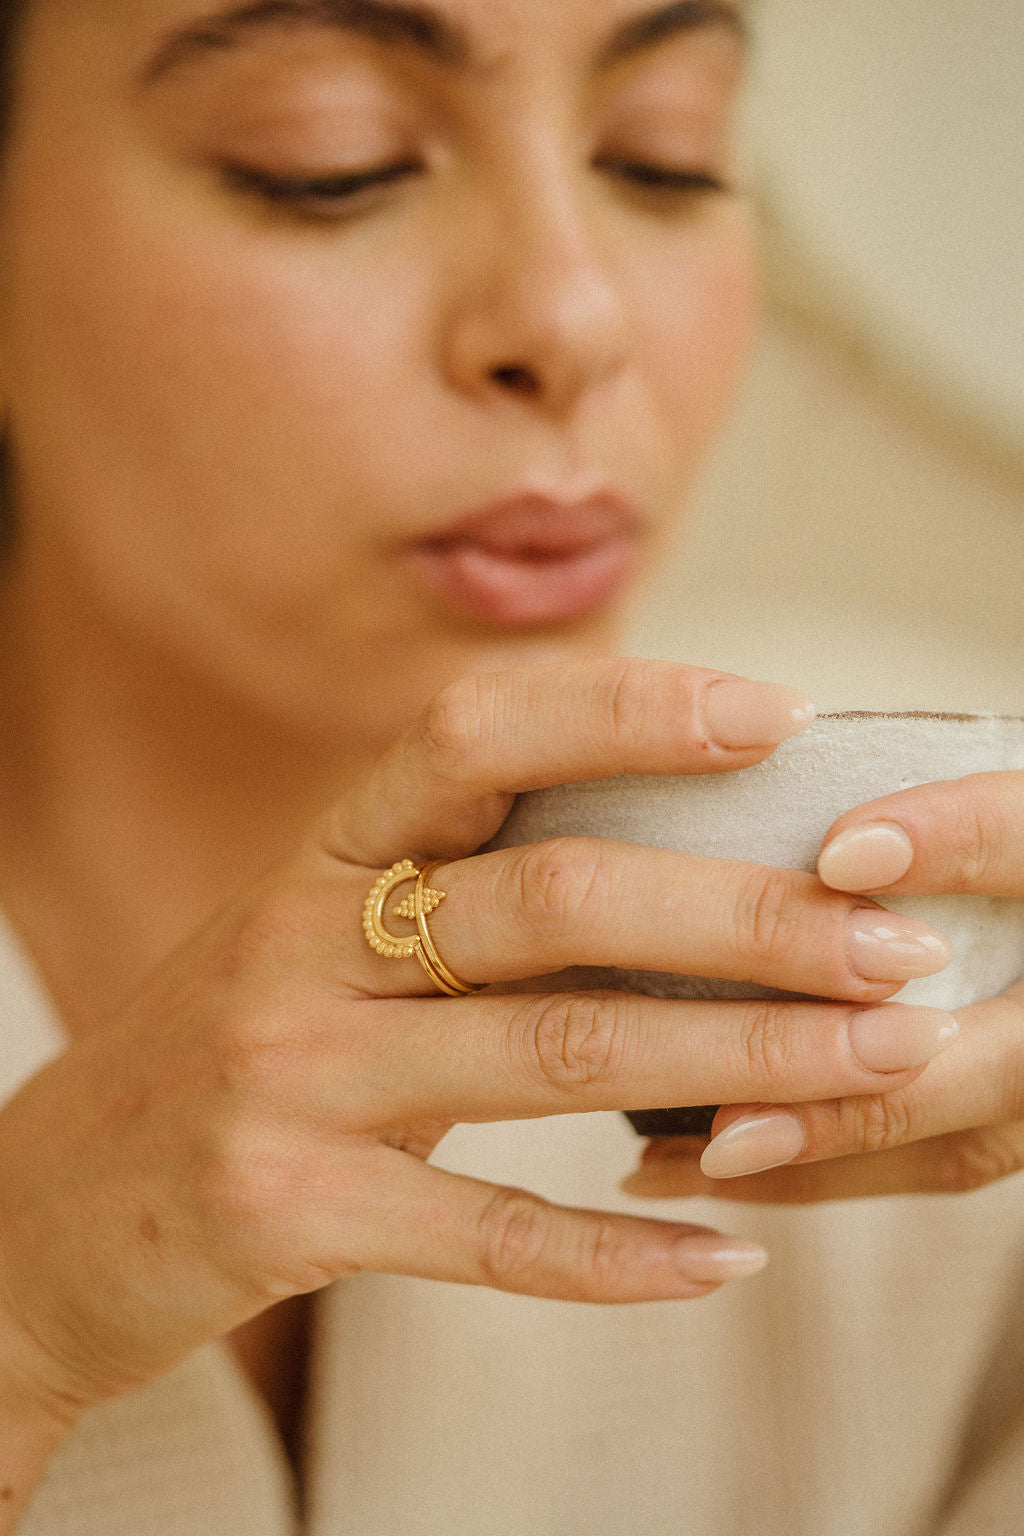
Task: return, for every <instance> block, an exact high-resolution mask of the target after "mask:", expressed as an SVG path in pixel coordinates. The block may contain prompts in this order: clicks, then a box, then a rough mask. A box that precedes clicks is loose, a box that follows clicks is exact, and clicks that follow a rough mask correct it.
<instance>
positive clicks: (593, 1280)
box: [577, 1216, 636, 1301]
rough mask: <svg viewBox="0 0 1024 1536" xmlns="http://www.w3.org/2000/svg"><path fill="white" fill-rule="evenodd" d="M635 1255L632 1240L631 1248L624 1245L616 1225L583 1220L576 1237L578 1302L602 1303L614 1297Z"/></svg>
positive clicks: (602, 1220) (603, 1219) (608, 1221)
mask: <svg viewBox="0 0 1024 1536" xmlns="http://www.w3.org/2000/svg"><path fill="white" fill-rule="evenodd" d="M635 1252H636V1242H635V1239H634V1241H633V1243H632V1244H629V1243H627V1241H626V1238H625V1236H624V1233H623V1230H622V1228H621V1226H620V1225H619V1223H618V1222H617V1221H614V1220H612V1219H611V1218H609V1217H607V1216H594V1217H591V1218H590V1219H589V1220H587V1221H586V1222H585V1224H584V1226H583V1229H582V1232H581V1235H580V1252H579V1262H578V1265H577V1273H578V1276H579V1281H580V1284H581V1299H582V1300H584V1301H602V1300H604V1299H605V1298H606V1297H608V1296H614V1295H616V1294H617V1292H618V1291H619V1289H620V1288H621V1284H622V1279H623V1274H624V1272H625V1270H626V1269H627V1267H628V1266H629V1261H630V1259H631V1258H635Z"/></svg>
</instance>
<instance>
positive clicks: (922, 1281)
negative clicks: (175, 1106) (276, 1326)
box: [0, 932, 1024, 1536]
mask: <svg viewBox="0 0 1024 1536" xmlns="http://www.w3.org/2000/svg"><path fill="white" fill-rule="evenodd" d="M0 999H2V1014H0V1017H2V1025H0V1100H3V1099H4V1098H6V1097H8V1096H9V1095H10V1094H11V1093H13V1092H14V1091H15V1090H16V1088H17V1086H18V1084H19V1083H20V1082H21V1081H24V1079H25V1078H26V1077H27V1076H29V1075H30V1074H31V1073H32V1072H34V1071H36V1070H38V1069H39V1068H41V1067H42V1066H43V1064H44V1063H45V1061H47V1060H48V1059H49V1058H51V1057H52V1056H53V1055H54V1054H55V1053H56V1052H58V1051H59V1050H60V1049H61V1039H62V1036H61V1031H60V1029H59V1026H58V1025H57V1023H56V1021H55V1020H54V1018H53V1014H52V1010H51V1009H50V1008H49V1005H48V1003H47V1001H46V999H45V997H44V996H43V994H42V993H41V991H40V989H39V987H38V985H37V984H36V983H35V981H34V979H33V977H32V974H31V970H30V969H29V967H28V966H27V964H26V962H25V959H24V956H23V955H21V953H20V952H19V951H18V949H17V946H16V945H15V943H14V941H13V939H12V938H11V936H10V935H9V934H8V933H6V932H0ZM639 1146H640V1143H639V1141H638V1140H637V1138H636V1137H635V1136H634V1134H633V1132H632V1130H631V1129H630V1127H629V1126H628V1125H627V1123H626V1122H625V1120H624V1119H622V1117H621V1116H617V1115H584V1116H571V1117H564V1118H559V1119H552V1120H547V1121H542V1122H536V1123H533V1124H523V1125H497V1126H474V1127H459V1128H458V1129H457V1130H456V1131H455V1132H453V1133H452V1135H451V1136H450V1137H448V1138H447V1139H446V1141H445V1142H444V1144H443V1145H442V1147H441V1148H440V1149H439V1152H438V1154H437V1155H436V1157H435V1159H434V1160H435V1161H436V1162H438V1163H443V1164H444V1165H445V1166H447V1167H451V1168H456V1169H459V1170H461V1171H467V1172H472V1173H474V1174H476V1175H477V1176H479V1177H489V1178H495V1179H500V1180H502V1181H503V1182H507V1183H512V1184H520V1185H524V1186H528V1187H531V1188H534V1189H536V1190H538V1191H539V1192H540V1193H542V1194H544V1195H547V1196H548V1197H549V1198H553V1199H558V1200H562V1201H566V1202H571V1203H573V1204H580V1205H591V1206H604V1207H607V1208H619V1209H625V1210H634V1211H635V1210H637V1209H640V1208H641V1207H639V1206H638V1204H637V1203H636V1202H631V1201H629V1200H628V1199H627V1198H626V1197H625V1196H622V1195H619V1194H618V1193H617V1191H616V1184H617V1181H618V1179H619V1178H620V1177H621V1176H622V1175H623V1174H624V1173H625V1172H626V1171H628V1169H629V1168H630V1167H631V1166H632V1163H633V1160H634V1158H635V1155H636V1151H637V1149H638V1147H639ZM642 1209H643V1210H644V1212H645V1213H646V1214H650V1208H649V1207H647V1206H644V1207H642ZM664 1210H665V1211H666V1212H668V1213H670V1214H681V1215H685V1218H686V1219H692V1220H696V1221H707V1222H709V1223H711V1224H715V1223H719V1224H722V1223H724V1224H727V1225H728V1226H729V1227H731V1228H732V1229H733V1230H738V1231H740V1232H743V1233H745V1234H748V1235H751V1236H755V1237H758V1238H760V1239H761V1240H762V1241H764V1242H766V1244H767V1245H768V1247H769V1248H770V1249H771V1251H772V1254H773V1263H772V1264H771V1265H770V1266H769V1268H768V1270H767V1271H765V1273H764V1274H762V1275H759V1276H757V1277H756V1278H754V1279H751V1280H746V1281H741V1282H737V1283H735V1284H733V1285H731V1286H727V1287H725V1288H724V1289H723V1290H722V1291H720V1292H718V1293H717V1294H716V1295H715V1296H713V1297H710V1298H707V1299H705V1300H702V1301H698V1302H662V1303H652V1304H646V1305H640V1306H631V1307H590V1306H583V1305H576V1304H570V1303H559V1302H550V1301H537V1300H533V1299H531V1298H526V1297H517V1296H506V1295H502V1294H499V1293H497V1292H493V1291H488V1290H483V1289H479V1290H477V1289H470V1288H466V1287H460V1286H450V1285H443V1284H439V1283H434V1282H426V1281H417V1280H407V1279H402V1278H395V1277H390V1276H379V1275H363V1276H361V1277H359V1278H358V1279H356V1280H352V1281H344V1282H340V1283H338V1284H336V1285H334V1286H331V1287H329V1288H328V1290H327V1291H325V1292H323V1293H322V1295H321V1296H320V1298H319V1299H318V1306H317V1313H316V1323H315V1328H314V1335H315V1337H314V1342H313V1355H312V1383H311V1402H310V1413H309V1426H310V1444H309V1455H308V1465H307V1473H306V1497H307V1504H308V1512H307V1517H306V1520H305V1522H304V1525H302V1526H300V1522H299V1519H298V1516H297V1514H296V1509H297V1502H296V1499H295V1490H294V1486H293V1482H292V1477H291V1472H290V1469H289V1467H288V1465H287V1462H286V1459H285V1456H284V1453H283V1450H282V1447H281V1445H280V1442H279V1441H278V1439H277V1435H276V1430H275V1427H274V1424H273V1421H272V1419H271V1417H270V1415H269V1413H268V1412H267V1410H266V1408H265V1406H264V1405H263V1403H262V1401H261V1400H260V1399H259V1398H258V1396H257V1394H256V1393H255V1392H254V1391H253V1389H252V1388H251V1387H250V1385H249V1383H248V1381H247V1380H246V1378H245V1377H244V1375H243V1373H242V1372H241V1371H240V1370H239V1369H238V1367H237V1366H236V1365H235V1362H234V1359H233V1357H232V1356H231V1354H230V1353H229V1351H228V1350H227V1349H226V1348H225V1347H224V1346H223V1345H221V1344H219V1343H214V1344H210V1345H208V1346H206V1347H205V1348H204V1349H202V1350H199V1351H198V1352H197V1353H196V1354H195V1355H193V1356H192V1357H191V1359H189V1360H188V1361H186V1362H185V1364H184V1365H183V1366H181V1367H180V1368H179V1369H178V1370H176V1371H174V1372H173V1373H172V1374H171V1375H169V1376H167V1377H165V1378H164V1379H163V1380H162V1381H160V1382H157V1383H155V1384H154V1385H152V1386H150V1387H147V1388H145V1389H144V1390H142V1391H140V1392H137V1393H134V1394H132V1395H131V1396H129V1397H126V1398H122V1399H121V1400H119V1401H117V1402H114V1403H108V1404H104V1405H103V1406H101V1407H99V1408H97V1409H94V1410H93V1411H92V1412H90V1413H89V1414H87V1415H85V1417H84V1418H83V1420H82V1423H81V1424H80V1426H79V1428H78V1429H77V1430H76V1432H75V1434H74V1435H72V1436H71V1438H70V1439H69V1440H68V1441H67V1442H66V1444H65V1445H64V1446H63V1447H62V1449H61V1451H60V1452H59V1454H58V1455H57V1457H56V1458H55V1459H54V1461H53V1463H52V1464H51V1467H50V1470H49V1472H48V1475H47V1477H46V1479H45V1481H44V1483H43V1485H42V1487H41V1488H40V1490H39V1492H38V1494H37V1496H36V1498H35V1500H34V1502H33V1505H32V1507H31V1509H30V1511H29V1513H28V1515H27V1516H26V1518H25V1520H24V1521H23V1523H22V1527H21V1530H20V1531H19V1536H297V1533H298V1532H299V1531H300V1529H301V1530H302V1531H303V1532H304V1533H305V1536H484V1533H486V1536H630V1533H632V1532H634V1531H636V1532H638V1533H641V1536H1020V1533H1021V1532H1022V1531H1024V1181H1022V1178H1021V1177H1017V1178H1014V1179H1009V1180H1006V1181H1004V1182H1003V1183H1002V1184H1001V1185H999V1186H997V1187H994V1188H992V1189H989V1190H985V1191H982V1192H981V1193H979V1194H976V1195H970V1196H960V1197H956V1198H943V1197H929V1198H897V1199H890V1200H884V1201H881V1200H880V1201H864V1202H855V1203H851V1204H836V1205H832V1206H824V1207H819V1208H816V1209H812V1210H794V1211H788V1210H768V1211H759V1210H755V1209H753V1208H751V1209H750V1210H746V1211H745V1210H743V1209H742V1208H739V1209H731V1208H728V1207H725V1208H719V1207H717V1206H713V1205H712V1204H711V1203H710V1202H701V1201H687V1202H679V1204H678V1205H673V1206H671V1207H668V1206H666V1207H664ZM659 1214H660V1211H659Z"/></svg>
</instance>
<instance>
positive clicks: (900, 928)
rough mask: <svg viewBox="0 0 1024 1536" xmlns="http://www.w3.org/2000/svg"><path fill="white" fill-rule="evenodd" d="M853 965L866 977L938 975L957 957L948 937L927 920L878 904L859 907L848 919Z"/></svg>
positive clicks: (899, 978) (907, 978) (887, 978)
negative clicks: (891, 910)
mask: <svg viewBox="0 0 1024 1536" xmlns="http://www.w3.org/2000/svg"><path fill="white" fill-rule="evenodd" d="M846 951H847V954H848V956H849V960H850V968H851V970H853V971H854V972H855V973H856V975H858V976H862V977H863V978H864V980H865V981H911V980H913V978H914V977H915V976H934V975H935V974H936V972H937V971H941V970H944V969H945V968H946V966H947V965H948V964H949V962H950V961H951V960H952V958H953V947H952V945H951V944H950V943H949V940H948V939H944V938H943V937H942V934H941V933H936V932H935V929H934V928H929V927H928V925H927V923H921V922H918V920H917V918H915V917H903V916H902V915H899V916H898V915H897V914H896V913H895V912H883V911H881V910H880V909H879V908H877V907H858V908H857V910H856V911H854V912H851V913H850V916H849V917H848V918H847V920H846Z"/></svg>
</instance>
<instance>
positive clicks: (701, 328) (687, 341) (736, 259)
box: [638, 203, 760, 464]
mask: <svg viewBox="0 0 1024 1536" xmlns="http://www.w3.org/2000/svg"><path fill="white" fill-rule="evenodd" d="M712 218H713V222H712V221H711V220H712ZM647 279H648V280H647V282H646V283H645V285H644V290H643V293H642V295H641V297H640V300H639V309H638V312H639V314H640V316H641V320H640V325H641V328H642V331H643V338H644V340H643V346H644V351H645V354H646V356H647V358H648V360H649V372H650V376H651V378H652V381H653V382H652V387H653V389H654V391H655V393H656V397H657V402H658V407H659V410H660V415H661V419H662V423H663V427H664V430H665V432H666V433H667V435H668V436H669V438H670V440H671V441H673V442H674V443H675V444H676V445H677V446H678V449H679V450H680V452H681V453H682V454H683V455H684V457H685V460H686V462H687V463H689V464H692V463H693V461H694V459H696V458H699V457H700V456H701V455H702V453H703V452H704V451H705V449H706V448H707V446H708V443H709V441H710V440H711V439H712V438H713V437H714V435H715V433H716V432H717V431H718V430H719V428H720V427H721V425H722V422H723V420H724V418H725V416H726V414H727V413H728V410H729V408H730V406H731V405H732V403H733V399H734V396H735V393H736V390H737V386H738V384H739V382H740V380H741V379H742V377H743V376H744V373H745V370H746V365H747V363H748V361H749V357H750V351H751V346H752V343H753V339H754V335H755V331H756V326H757V320H758V312H759V297H760V295H759V281H758V270H757V258H756V244H755V236H754V226H753V216H752V214H751V213H750V211H749V209H747V208H746V207H745V206H744V205H742V204H738V203H737V204H734V205H732V206H730V207H728V208H725V209H722V210H721V211H720V212H716V213H714V214H713V215H711V216H709V224H708V227H707V230H706V232H705V236H704V238H702V239H695V240H694V241H693V243H692V245H691V247H690V248H689V250H688V252H687V253H686V254H685V256H684V257H682V258H681V257H680V253H679V249H678V246H675V247H673V248H672V249H671V250H666V252H665V253H664V257H663V259H661V260H659V259H658V255H657V253H655V257H654V259H653V261H652V263H651V265H650V266H649V267H648V268H647Z"/></svg>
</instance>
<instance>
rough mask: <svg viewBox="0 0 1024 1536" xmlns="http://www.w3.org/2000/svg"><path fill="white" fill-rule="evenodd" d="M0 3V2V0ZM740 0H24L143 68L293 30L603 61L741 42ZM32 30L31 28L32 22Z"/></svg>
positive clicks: (472, 56)
mask: <svg viewBox="0 0 1024 1536" xmlns="http://www.w3.org/2000/svg"><path fill="white" fill-rule="evenodd" d="M0 3H2V0H0ZM742 8H743V0H661V3H658V0H76V3H75V4H74V5H69V4H68V3H67V0H30V23H41V24H42V25H41V30H42V31H43V33H44V34H48V35H49V36H50V37H51V38H53V37H54V29H56V32H57V34H58V35H63V36H64V37H65V38H67V37H68V33H69V30H70V31H71V32H77V33H79V35H81V36H86V35H88V36H91V37H92V38H93V39H98V38H99V37H103V38H104V40H105V42H106V45H107V46H108V47H109V48H110V49H111V50H112V51H113V52H114V53H116V54H118V55H122V56H124V57H125V58H126V59H129V60H132V61H133V62H134V63H135V64H136V65H137V66H139V67H142V66H143V65H144V63H145V61H146V60H147V59H152V58H153V57H154V56H156V57H157V58H159V57H160V54H161V49H163V50H164V51H165V52H167V53H170V52H171V51H172V50H174V49H175V48H177V50H178V51H179V53H181V54H182V55H184V54H186V53H187V52H188V49H189V45H190V43H191V45H192V46H193V48H194V50H195V51H198V50H199V49H200V48H201V47H202V46H203V45H204V44H205V45H206V46H207V47H208V48H210V49H212V48H214V47H217V48H221V49H224V50H227V49H229V48H235V47H243V46H245V45H246V44H247V43H251V42H253V41H255V40H259V39H265V38H271V37H272V36H274V35H277V36H280V35H281V34H283V33H285V32H287V31H289V30H291V31H294V30H296V29H299V28H304V29H309V30H310V31H315V30H322V31H323V32H324V33H325V35H328V34H331V33H336V34H337V35H338V36H342V35H344V34H345V33H346V32H347V31H350V30H351V31H353V32H356V33H359V34H361V35H363V36H370V37H373V36H376V39H377V41H379V42H382V43H385V44H392V45H395V46H413V47H421V48H422V49H423V51H430V44H431V42H432V41H433V43H434V44H435V50H434V51H435V53H436V55H437V57H438V58H439V59H440V58H442V57H443V55H444V54H445V53H447V55H448V62H449V63H453V62H455V60H456V57H459V58H461V59H463V60H464V61H466V62H473V63H476V64H477V65H481V66H483V67H487V66H491V67H493V66H497V65H500V63H501V62H502V61H503V60H505V59H507V58H510V57H511V56H514V55H516V54H521V53H530V52H535V51H536V50H538V49H546V50H552V49H554V50H558V51H561V52H563V53H567V54H570V55H578V54H579V55H587V54H590V55H593V56H594V57H596V58H597V59H598V60H600V59H601V57H602V52H603V53H604V54H605V55H606V56H607V57H606V60H605V61H606V62H607V60H608V59H609V58H610V59H614V57H616V56H617V52H616V51H617V50H618V49H619V48H620V47H621V49H622V51H623V52H628V51H629V50H630V49H631V48H643V47H645V46H648V45H650V44H652V43H657V42H659V41H665V40H667V39H668V38H693V39H698V40H699V39H703V38H708V37H712V36H714V37H715V38H717V39H719V40H723V39H725V40H728V41H730V42H732V43H733V44H739V43H740V42H741V41H742V37H743V32H744V26H743V20H742V14H741V12H742ZM33 30H35V28H34V27H33Z"/></svg>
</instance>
